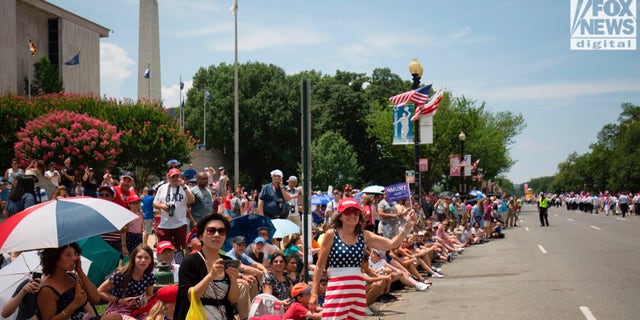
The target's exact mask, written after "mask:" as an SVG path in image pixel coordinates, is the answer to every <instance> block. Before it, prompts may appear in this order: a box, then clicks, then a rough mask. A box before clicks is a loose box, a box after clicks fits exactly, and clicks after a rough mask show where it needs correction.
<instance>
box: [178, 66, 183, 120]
mask: <svg viewBox="0 0 640 320" xmlns="http://www.w3.org/2000/svg"><path fill="white" fill-rule="evenodd" d="M178 86H180V101H179V102H180V104H179V105H178V111H180V132H183V128H182V125H183V119H182V75H180V82H179V83H178Z"/></svg>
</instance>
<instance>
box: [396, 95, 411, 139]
mask: <svg viewBox="0 0 640 320" xmlns="http://www.w3.org/2000/svg"><path fill="white" fill-rule="evenodd" d="M412 116H413V104H406V105H404V106H402V107H399V108H393V144H394V145H403V144H413V143H414V142H413V135H414V134H415V133H414V132H413V122H412V121H411V117H412Z"/></svg>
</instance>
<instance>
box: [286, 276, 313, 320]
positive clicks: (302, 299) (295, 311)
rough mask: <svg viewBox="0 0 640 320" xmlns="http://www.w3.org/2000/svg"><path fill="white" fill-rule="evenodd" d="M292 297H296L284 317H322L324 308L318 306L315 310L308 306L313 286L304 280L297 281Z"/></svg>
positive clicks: (292, 290) (295, 318)
mask: <svg viewBox="0 0 640 320" xmlns="http://www.w3.org/2000/svg"><path fill="white" fill-rule="evenodd" d="M291 298H292V299H295V301H294V302H293V304H291V306H290V307H289V309H287V311H286V312H285V313H284V319H287V320H288V319H292V320H305V319H322V308H319V307H316V308H315V309H314V310H313V311H311V310H309V308H308V307H309V299H310V298H311V286H309V285H308V284H306V283H304V282H300V283H296V285H295V286H293V288H291Z"/></svg>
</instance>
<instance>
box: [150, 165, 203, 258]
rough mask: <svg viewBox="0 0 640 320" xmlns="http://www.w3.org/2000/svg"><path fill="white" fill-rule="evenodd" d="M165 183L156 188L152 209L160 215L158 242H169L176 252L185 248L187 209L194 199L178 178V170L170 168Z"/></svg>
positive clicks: (187, 223)
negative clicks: (157, 210)
mask: <svg viewBox="0 0 640 320" xmlns="http://www.w3.org/2000/svg"><path fill="white" fill-rule="evenodd" d="M167 181H168V183H165V184H163V185H161V186H160V187H159V188H158V191H157V192H156V197H155V199H154V200H153V208H154V209H159V210H160V214H161V219H160V224H158V241H164V240H167V241H171V243H173V244H174V246H175V247H176V249H177V250H179V251H181V250H183V249H185V248H186V247H187V243H186V242H187V240H186V239H187V229H188V225H189V218H188V217H187V207H188V206H189V205H191V204H192V203H193V202H194V201H195V198H194V196H193V193H191V190H190V189H189V188H188V187H187V186H186V181H184V180H182V179H181V178H180V170H179V169H177V168H172V169H171V170H169V172H168V173H167Z"/></svg>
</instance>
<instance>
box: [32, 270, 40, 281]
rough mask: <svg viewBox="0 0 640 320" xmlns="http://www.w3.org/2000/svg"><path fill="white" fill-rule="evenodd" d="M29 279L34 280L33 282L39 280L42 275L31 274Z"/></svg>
mask: <svg viewBox="0 0 640 320" xmlns="http://www.w3.org/2000/svg"><path fill="white" fill-rule="evenodd" d="M31 278H32V279H34V280H35V279H41V278H42V273H40V272H33V273H32V274H31Z"/></svg>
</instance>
